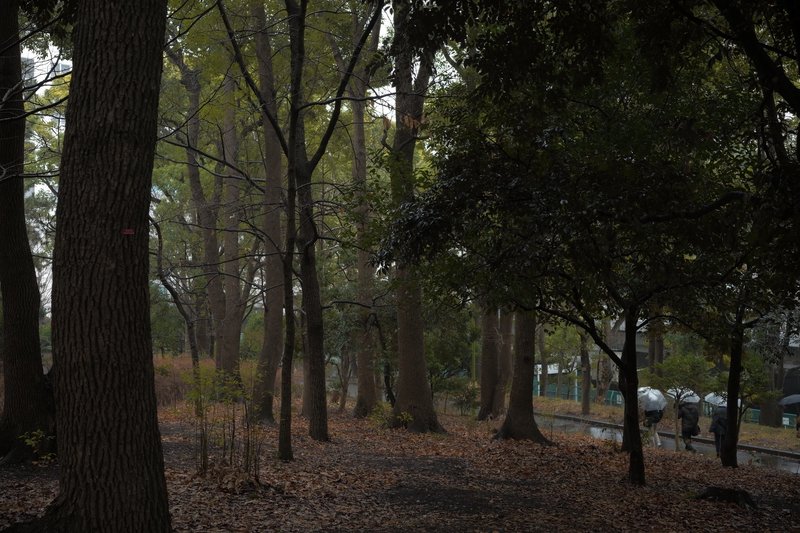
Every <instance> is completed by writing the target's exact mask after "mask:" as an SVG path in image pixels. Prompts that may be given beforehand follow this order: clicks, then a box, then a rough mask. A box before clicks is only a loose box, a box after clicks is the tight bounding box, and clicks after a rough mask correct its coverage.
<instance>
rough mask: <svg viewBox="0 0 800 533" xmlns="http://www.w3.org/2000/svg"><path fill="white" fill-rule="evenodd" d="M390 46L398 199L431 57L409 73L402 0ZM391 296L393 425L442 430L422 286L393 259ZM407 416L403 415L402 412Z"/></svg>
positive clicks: (405, 190)
mask: <svg viewBox="0 0 800 533" xmlns="http://www.w3.org/2000/svg"><path fill="white" fill-rule="evenodd" d="M392 5H393V7H394V29H395V34H394V43H393V46H394V49H395V54H396V55H395V69H394V72H395V77H394V83H395V88H396V89H397V95H396V97H395V105H396V109H395V128H396V131H395V136H394V145H393V147H392V163H391V171H390V175H391V176H390V177H391V186H392V201H393V203H394V205H396V206H397V205H400V204H402V203H403V202H405V201H408V200H410V199H411V198H413V196H414V149H415V147H416V144H417V136H418V133H419V127H420V125H421V124H422V119H423V106H424V100H425V93H426V92H427V89H428V81H429V79H430V75H431V72H432V61H433V58H432V57H430V56H423V57H422V58H420V59H421V60H420V64H419V66H418V69H417V77H416V80H414V78H413V71H414V65H413V59H414V52H413V50H412V48H411V46H410V44H409V40H408V37H407V32H408V31H409V20H408V13H409V8H410V2H409V1H408V0H395V1H393V2H392ZM395 281H396V287H397V289H396V300H397V345H398V346H397V347H398V377H397V387H396V395H397V397H396V401H395V404H394V408H393V415H394V417H393V422H392V424H393V425H394V426H401V425H403V426H406V427H407V428H408V429H410V430H412V431H417V432H426V431H442V430H443V429H442V426H441V425H440V424H439V420H438V418H437V417H436V411H435V410H434V406H433V397H432V395H431V388H430V383H429V382H428V368H427V364H426V362H425V342H424V329H423V328H424V325H423V323H422V290H421V288H420V286H419V282H418V280H417V279H416V276H415V275H414V269H413V268H412V267H411V265H408V264H399V265H398V266H397V269H396V272H395ZM405 415H410V416H411V421H410V422H408V421H407V416H405Z"/></svg>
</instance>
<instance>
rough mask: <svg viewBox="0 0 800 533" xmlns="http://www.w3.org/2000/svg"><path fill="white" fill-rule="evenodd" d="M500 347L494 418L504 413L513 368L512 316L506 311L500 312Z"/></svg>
mask: <svg viewBox="0 0 800 533" xmlns="http://www.w3.org/2000/svg"><path fill="white" fill-rule="evenodd" d="M499 332H500V335H499V341H500V346H499V350H498V353H497V385H496V386H495V388H494V402H493V405H494V413H493V414H494V416H495V417H498V416H500V415H502V414H503V413H505V412H506V392H507V389H508V382H509V380H510V379H511V370H512V368H513V364H514V361H513V358H512V352H513V351H514V350H513V345H514V314H513V313H511V312H510V311H509V310H507V309H501V310H500V329H499Z"/></svg>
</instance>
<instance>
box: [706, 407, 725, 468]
mask: <svg viewBox="0 0 800 533" xmlns="http://www.w3.org/2000/svg"><path fill="white" fill-rule="evenodd" d="M727 429H728V407H727V405H725V404H724V403H723V404H720V405H718V406H717V407H715V408H714V412H713V413H712V414H711V428H709V431H710V432H711V433H713V434H714V447H715V448H716V449H717V457H719V451H720V448H721V447H722V439H723V438H725V431H726V430H727Z"/></svg>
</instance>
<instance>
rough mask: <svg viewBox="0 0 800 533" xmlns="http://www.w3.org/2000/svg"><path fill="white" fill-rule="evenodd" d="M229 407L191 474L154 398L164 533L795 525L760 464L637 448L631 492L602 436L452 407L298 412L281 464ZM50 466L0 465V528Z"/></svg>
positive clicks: (165, 410) (21, 513)
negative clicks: (479, 417) (419, 411)
mask: <svg viewBox="0 0 800 533" xmlns="http://www.w3.org/2000/svg"><path fill="white" fill-rule="evenodd" d="M240 415H241V412H235V411H232V410H228V409H226V408H224V407H222V408H220V409H219V410H218V411H217V412H216V414H215V416H216V418H215V419H214V420H212V421H211V425H210V430H209V434H210V436H211V441H212V448H211V451H210V452H209V463H210V466H209V470H208V472H207V473H206V475H204V476H201V475H199V474H198V461H197V455H198V454H197V451H198V446H197V430H196V426H195V425H194V423H193V420H192V418H193V417H192V415H191V409H190V408H189V406H187V405H186V404H185V403H183V402H179V403H177V404H175V405H173V406H171V407H162V409H161V411H160V419H161V425H162V437H163V442H164V455H165V464H166V477H167V483H168V487H169V498H170V507H171V513H172V523H173V527H174V528H175V530H176V531H179V532H244V531H247V532H250V531H253V532H259V531H383V532H390V531H398V532H399V531H414V530H416V531H442V532H444V531H567V530H568V531H608V530H612V529H613V530H623V531H633V530H661V531H790V530H795V531H798V530H800V483H798V481H800V478H798V476H797V475H793V474H789V473H785V472H780V471H776V470H771V469H767V468H764V467H760V466H755V465H742V466H740V467H739V468H736V469H730V468H723V467H722V466H721V465H720V464H719V461H718V460H717V459H715V458H714V457H709V456H705V455H700V454H691V453H688V452H681V453H675V452H674V451H666V450H662V449H654V448H647V449H646V450H645V463H646V473H647V474H646V475H647V485H646V486H644V487H634V486H631V485H629V484H628V483H627V482H626V481H625V478H626V472H627V468H628V457H627V454H625V453H621V452H620V451H619V448H618V445H617V444H616V443H614V442H611V441H601V440H595V439H592V438H590V437H586V436H582V435H574V434H569V435H565V434H554V435H552V439H553V445H552V446H542V445H539V444H534V443H531V442H506V441H494V440H492V436H493V434H494V431H495V430H496V428H497V427H498V425H499V422H498V421H489V422H476V421H474V419H472V418H471V417H465V416H453V415H441V416H440V421H441V422H442V424H443V425H444V426H445V428H446V429H447V433H444V434H422V435H420V434H411V433H408V432H406V431H404V430H389V429H385V428H383V427H381V424H380V423H379V422H380V420H379V417H377V418H376V417H373V418H371V419H366V420H354V419H353V418H352V417H351V416H349V413H347V412H343V413H342V412H335V411H331V412H330V417H329V427H330V435H331V441H330V442H326V443H320V442H316V441H313V440H311V439H310V438H308V437H307V436H306V435H307V425H306V421H305V420H304V419H303V418H302V417H295V419H294V423H293V430H294V431H293V434H294V437H293V451H294V460H293V461H291V462H281V461H279V460H277V459H276V455H277V454H276V449H277V428H275V427H265V428H264V427H258V428H251V430H250V431H245V432H244V433H239V434H238V436H237V437H236V440H235V441H234V442H233V443H231V441H230V429H231V427H230V424H231V422H232V421H237V423H238V421H239V420H240V418H241V416H240ZM223 433H224V434H226V435H228V436H227V437H225V438H224V439H223V436H222V435H223ZM548 436H550V435H549V434H548ZM248 437H249V443H250V446H249V447H248V446H247V445H246V444H247V442H248ZM248 450H249V451H248ZM223 457H225V459H223ZM256 458H258V461H256V460H255V459H256ZM248 460H249V464H247V463H248ZM230 465H236V466H230ZM57 469H58V466H57V464H55V463H49V464H48V463H42V464H40V465H33V466H30V465H29V466H26V467H17V468H13V469H5V470H0V529H2V528H3V527H4V526H6V525H8V524H9V523H11V522H14V521H18V520H22V519H29V518H32V517H34V516H36V515H38V514H40V513H41V512H43V510H44V508H45V506H46V505H47V503H48V502H49V501H51V500H52V498H53V497H54V496H55V494H56V492H57V488H58V487H57V486H58V482H57V477H58V471H57ZM708 486H718V487H723V488H730V489H741V490H745V491H747V492H748V493H749V494H750V495H751V496H752V498H753V500H754V502H755V505H756V507H755V508H752V507H749V506H748V507H740V506H738V505H735V504H731V503H724V502H719V501H709V500H699V499H695V496H696V495H698V494H699V493H700V492H701V491H703V489H705V488H706V487H708Z"/></svg>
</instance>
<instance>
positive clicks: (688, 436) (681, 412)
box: [678, 402, 700, 452]
mask: <svg viewBox="0 0 800 533" xmlns="http://www.w3.org/2000/svg"><path fill="white" fill-rule="evenodd" d="M678 418H680V419H681V437H682V438H683V444H684V445H685V446H686V450H687V451H690V452H694V451H697V450H695V449H694V446H692V437H695V436H697V435H699V434H700V426H699V425H698V424H697V422H698V421H699V420H700V411H698V410H697V404H696V403H689V402H681V404H680V406H678Z"/></svg>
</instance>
